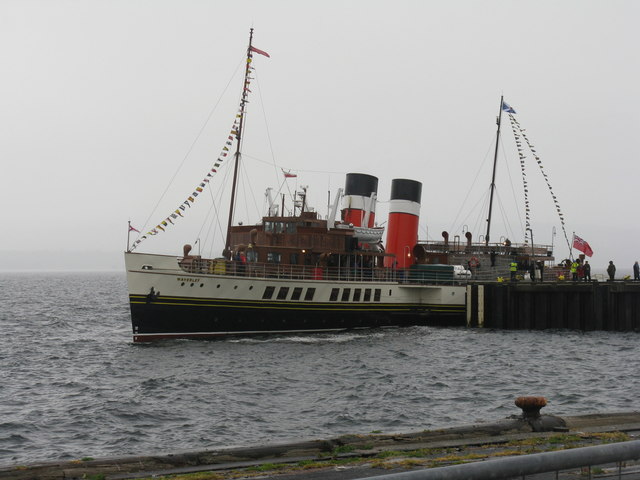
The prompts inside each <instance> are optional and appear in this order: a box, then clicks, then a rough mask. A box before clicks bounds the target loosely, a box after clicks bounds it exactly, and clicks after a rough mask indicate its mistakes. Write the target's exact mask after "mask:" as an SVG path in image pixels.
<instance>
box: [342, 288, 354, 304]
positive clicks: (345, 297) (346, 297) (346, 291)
mask: <svg viewBox="0 0 640 480" xmlns="http://www.w3.org/2000/svg"><path fill="white" fill-rule="evenodd" d="M350 295H351V289H350V288H345V289H344V290H343V291H342V298H341V299H340V301H341V302H348V301H349V296H350Z"/></svg>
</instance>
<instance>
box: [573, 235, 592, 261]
mask: <svg viewBox="0 0 640 480" xmlns="http://www.w3.org/2000/svg"><path fill="white" fill-rule="evenodd" d="M573 248H575V249H576V250H579V251H581V252H582V253H584V254H585V255H586V256H587V257H591V256H592V255H593V250H591V247H590V246H589V244H588V243H587V242H585V241H584V240H583V239H582V238H580V237H579V236H578V235H576V234H575V233H574V234H573Z"/></svg>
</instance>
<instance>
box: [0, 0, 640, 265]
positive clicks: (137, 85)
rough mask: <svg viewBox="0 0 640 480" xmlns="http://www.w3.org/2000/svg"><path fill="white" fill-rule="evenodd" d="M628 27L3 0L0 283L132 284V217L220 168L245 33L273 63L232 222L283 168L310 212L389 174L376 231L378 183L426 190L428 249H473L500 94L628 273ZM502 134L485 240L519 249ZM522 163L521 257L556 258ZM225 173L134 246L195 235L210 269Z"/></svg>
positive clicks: (557, 13) (520, 6) (166, 1)
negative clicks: (28, 277)
mask: <svg viewBox="0 0 640 480" xmlns="http://www.w3.org/2000/svg"><path fill="white" fill-rule="evenodd" d="M639 18H640V2H636V1H632V0H629V1H620V0H618V1H616V0H608V1H589V0H579V1H558V0H553V1H540V0H537V1H535V2H524V1H496V0H485V1H458V0H454V1H446V2H445V1H429V0H425V1H406V0H394V1H393V2H391V1H386V2H383V1H371V0H366V1H365V0H362V1H331V0H329V1H327V0H325V1H322V2H310V1H280V0H274V1H264V0H263V1H242V0H240V1H235V2H223V1H194V0H180V1H177V0H175V1H171V0H148V1H144V0H140V1H130V0H126V1H118V0H109V1H106V0H104V1H92V0H82V1H80V0H78V1H55V0H46V1H33V0H3V1H2V2H0V52H1V59H2V65H3V69H2V70H3V73H2V76H1V77H0V84H1V85H2V95H1V96H2V105H1V108H0V155H1V158H2V174H1V175H0V199H1V200H2V205H3V207H4V208H3V210H4V212H3V213H4V215H3V216H4V221H3V222H2V225H3V228H2V235H1V236H0V270H3V269H4V270H6V269H16V268H20V267H25V268H34V266H33V261H34V260H33V259H37V265H36V266H37V267H38V268H42V269H45V270H46V269H50V268H54V269H58V268H65V267H69V268H70V269H75V268H84V269H92V268H99V269H102V268H112V269H119V268H123V264H122V259H121V257H122V252H123V251H124V249H125V247H126V241H127V221H128V220H131V222H132V224H133V225H134V226H136V227H137V228H139V229H143V227H144V228H145V231H146V230H148V229H149V228H152V227H154V226H155V225H157V224H158V223H159V222H161V221H162V220H164V219H165V218H166V217H167V216H168V215H169V214H170V213H171V212H173V211H174V210H175V209H176V208H178V206H179V205H180V204H181V203H182V202H183V201H184V200H185V199H186V198H187V197H188V196H189V195H190V194H191V192H192V191H193V190H194V189H195V187H197V186H198V184H199V183H200V182H201V181H202V179H203V178H204V177H205V175H206V173H207V172H208V171H210V169H211V167H212V166H213V164H214V163H215V161H216V159H217V157H218V155H219V153H220V151H221V148H222V147H223V146H224V143H225V140H226V139H227V136H228V135H229V130H230V127H231V125H232V122H233V120H234V118H235V114H236V109H237V105H238V99H239V95H240V91H241V87H242V77H241V70H242V66H243V58H244V55H245V52H246V47H247V44H248V35H249V29H250V28H251V27H253V28H254V29H255V32H254V45H255V46H256V47H258V48H260V49H262V50H265V51H267V52H268V53H269V54H270V55H271V58H266V57H263V56H259V55H256V57H255V58H254V62H253V64H254V66H255V68H256V70H255V77H256V80H254V81H253V82H252V85H251V90H252V92H251V94H250V102H251V103H250V104H249V110H248V113H247V125H246V129H245V143H244V148H243V150H244V153H245V162H244V163H243V173H242V179H243V180H242V182H241V183H242V185H243V188H242V189H241V194H240V196H241V200H242V201H243V202H244V203H247V204H248V205H249V206H247V207H245V206H241V207H239V210H238V216H237V217H236V220H238V221H243V222H255V221H257V220H259V218H260V215H261V209H262V208H263V205H264V191H265V188H266V187H269V186H272V187H274V188H275V190H278V188H280V184H281V182H282V180H283V178H282V173H281V171H280V170H279V169H280V168H284V169H286V170H289V169H291V170H292V171H293V172H295V173H297V175H298V177H297V178H296V179H294V180H289V181H288V184H289V188H290V189H291V191H293V190H294V189H296V188H299V187H300V186H301V185H308V186H309V192H310V193H309V198H310V201H311V203H312V205H313V206H314V207H315V208H316V209H317V210H318V212H320V213H321V214H322V215H323V216H324V215H326V213H327V197H328V191H329V190H330V191H331V197H332V198H333V195H334V194H335V191H336V189H337V188H338V187H341V186H343V184H344V174H346V173H348V172H362V173H369V174H372V175H375V176H377V177H378V178H379V179H380V187H379V196H380V201H381V202H380V204H379V208H378V219H379V221H380V222H383V221H384V220H385V219H386V209H385V208H386V203H385V202H386V201H388V196H389V190H390V185H391V180H392V179H393V178H412V179H415V180H418V181H421V182H422V183H423V194H422V209H421V221H420V225H421V227H420V237H421V238H422V239H424V238H427V236H428V238H429V239H435V240H437V239H441V235H440V234H441V232H442V231H443V230H448V231H449V232H450V234H451V235H457V234H458V235H462V233H463V231H465V230H470V231H471V232H472V233H473V234H474V237H476V238H477V237H478V235H481V234H484V233H485V231H484V229H485V224H486V223H485V221H484V219H485V218H486V211H482V206H483V205H485V204H486V194H487V192H488V188H489V184H490V181H491V162H492V156H493V148H494V144H495V143H494V142H495V128H496V125H495V120H496V116H497V114H498V106H499V102H500V96H501V95H504V97H505V100H506V101H507V102H508V103H509V104H510V105H511V106H512V107H513V108H514V109H515V110H516V112H517V114H516V118H517V119H518V121H519V122H520V125H521V126H522V127H523V128H525V129H526V134H527V136H528V139H529V140H530V142H531V143H532V144H534V145H535V149H536V152H537V154H538V155H539V158H540V160H541V163H542V165H543V168H544V171H545V172H546V173H547V175H548V178H549V182H550V184H551V186H552V189H553V193H554V194H555V195H556V197H557V200H558V204H559V205H560V207H561V210H562V212H563V214H564V218H565V223H566V230H567V234H568V236H569V240H571V234H572V232H573V231H575V232H576V234H578V235H580V236H581V237H582V238H584V239H585V240H586V241H588V242H589V243H590V245H591V247H592V248H593V250H594V252H595V253H594V256H593V258H592V259H591V263H592V264H593V265H594V266H595V267H604V266H605V265H606V264H607V263H608V261H609V260H614V262H615V263H616V264H617V265H618V268H619V269H626V270H629V269H630V267H631V265H632V264H633V262H634V261H635V260H636V259H640V241H639V238H638V236H639V235H638V234H639V233H640V227H639V226H638V224H639V221H640V219H639V218H638V200H637V199H638V195H639V193H640V187H639V185H638V180H639V176H640V175H639V174H640V167H639V166H638V165H639V163H638V147H637V139H638V133H639V131H640V101H639V94H638V85H640V63H639V62H638V61H637V49H638V45H639V44H640V42H639V40H640V38H639V37H640V29H638V19H639ZM503 119H504V127H506V128H504V129H503V136H502V140H501V146H500V152H501V153H500V161H499V165H498V181H497V189H498V196H499V199H498V200H497V202H498V206H497V207H496V208H497V209H496V210H495V212H494V228H492V239H493V240H498V239H499V238H500V237H503V236H504V237H509V238H510V239H511V240H512V241H514V242H521V241H523V239H524V231H523V228H524V227H523V224H524V218H525V217H524V215H525V213H524V194H523V187H522V174H521V169H520V161H519V158H518V155H517V151H516V146H515V143H514V138H513V134H512V132H511V128H510V127H509V121H508V119H507V118H505V117H503ZM526 162H527V163H526V166H525V168H526V173H527V178H528V179H529V201H530V206H531V207H530V208H531V226H532V230H533V232H534V241H535V243H546V244H551V243H552V242H554V244H555V245H556V247H558V248H557V249H556V257H557V258H560V259H561V258H565V257H567V256H568V254H569V252H568V247H567V245H566V241H565V239H564V234H563V233H562V229H561V224H560V220H559V218H558V216H557V212H556V207H555V205H554V203H553V201H552V200H551V194H550V192H549V190H548V187H547V185H546V183H545V182H544V181H543V177H542V175H541V173H540V170H539V169H538V164H537V163H536V162H535V160H534V159H533V158H532V156H531V154H529V156H528V157H527V160H526ZM179 167H181V168H179ZM228 167H229V165H226V166H224V165H223V167H222V168H220V169H219V172H218V173H217V174H216V175H215V178H214V180H213V181H212V182H211V185H209V186H208V187H207V188H206V189H205V192H203V193H204V194H203V195H202V196H200V197H198V200H197V201H196V202H195V203H194V205H193V208H191V209H189V211H188V212H187V214H186V215H185V218H184V219H181V220H179V221H177V222H176V225H175V226H170V227H169V228H167V231H166V232H165V233H162V234H160V235H158V236H156V237H153V238H150V239H148V240H146V241H145V242H143V243H142V244H140V246H139V251H159V252H162V253H172V254H173V253H175V254H180V252H181V247H182V245H183V244H184V243H193V242H194V241H195V240H196V239H197V238H200V242H201V243H202V245H203V246H202V248H203V251H202V253H203V254H206V255H213V256H218V255H219V253H220V252H219V250H220V247H221V245H222V242H221V238H222V236H221V231H222V230H224V228H220V226H222V227H224V225H225V224H226V216H225V215H226V213H225V214H224V215H223V216H222V217H221V220H220V222H218V221H217V220H215V219H214V220H212V215H213V214H214V213H215V212H214V211H213V210H211V199H214V201H215V209H220V210H225V209H226V206H225V201H223V200H218V198H227V196H228V194H229V188H230V187H229V183H230V181H229V179H228V173H229V170H230V169H229V168H228ZM176 172H177V173H176ZM168 186H169V187H168ZM249 186H251V187H252V190H250V189H249V188H248V187H249ZM250 191H252V192H253V193H250ZM285 192H286V190H285ZM286 202H289V200H286ZM225 211H226V210H225ZM207 218H208V219H207ZM210 225H211V227H210ZM554 227H555V231H556V236H555V237H553V236H552V232H553V229H554ZM133 239H134V238H132V240H133ZM205 249H206V250H205ZM210 251H211V252H212V253H210Z"/></svg>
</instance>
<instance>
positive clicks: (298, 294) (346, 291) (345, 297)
mask: <svg viewBox="0 0 640 480" xmlns="http://www.w3.org/2000/svg"><path fill="white" fill-rule="evenodd" d="M289 290H293V291H292V292H291V298H289V300H300V299H301V298H302V290H303V288H302V287H294V288H293V289H291V288H290V287H280V288H279V289H278V294H277V295H276V300H287V298H288V297H289ZM351 290H353V297H352V296H351ZM363 290H364V291H363ZM372 291H373V301H374V302H379V301H380V297H381V295H382V290H381V289H379V288H375V289H371V288H364V289H363V288H353V289H351V288H343V289H342V295H341V294H340V289H339V288H332V289H331V295H330V296H329V301H330V302H337V301H338V298H340V301H341V302H348V301H349V300H351V301H352V302H359V301H360V300H361V299H362V301H363V302H370V301H371V293H372ZM275 293H276V287H272V286H268V287H265V289H264V293H263V294H262V299H263V300H271V299H272V298H273V295H274V294H275ZM389 293H391V292H389ZM315 294H316V289H315V288H307V291H306V292H305V294H304V301H305V302H311V301H313V297H314V296H315Z"/></svg>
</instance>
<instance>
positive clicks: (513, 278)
mask: <svg viewBox="0 0 640 480" xmlns="http://www.w3.org/2000/svg"><path fill="white" fill-rule="evenodd" d="M509 271H510V272H511V281H512V282H515V281H516V273H517V272H518V264H517V263H516V262H511V263H510V264H509Z"/></svg>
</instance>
